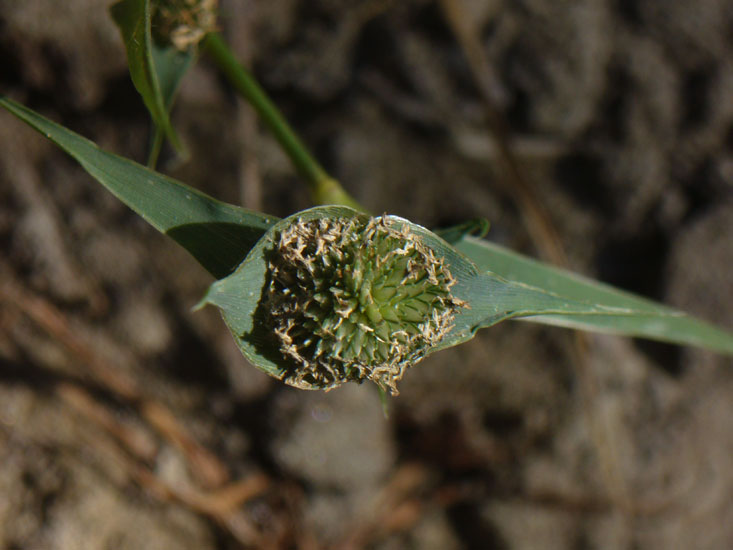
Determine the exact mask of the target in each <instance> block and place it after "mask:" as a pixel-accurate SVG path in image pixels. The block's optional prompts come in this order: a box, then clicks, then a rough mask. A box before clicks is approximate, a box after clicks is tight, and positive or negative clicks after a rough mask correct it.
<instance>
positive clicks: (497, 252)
mask: <svg viewBox="0 0 733 550" xmlns="http://www.w3.org/2000/svg"><path fill="white" fill-rule="evenodd" d="M453 244H454V246H455V247H456V248H457V249H458V250H459V251H461V252H462V253H464V254H465V255H466V256H468V257H469V258H471V260H473V261H474V262H475V263H476V265H477V266H478V268H479V269H480V270H481V271H482V272H484V273H486V274H493V275H497V276H500V277H502V278H504V279H506V280H509V281H515V282H516V283H517V284H522V285H528V286H531V287H534V288H536V289H539V290H542V291H544V292H547V293H550V294H552V295H555V296H562V297H563V298H564V299H567V300H568V301H571V300H577V301H582V302H585V303H588V304H596V305H597V306H598V307H607V308H614V313H613V314H612V315H603V314H599V313H598V312H596V313H593V314H589V315H581V314H578V313H577V312H576V313H573V314H572V315H570V314H563V313H562V312H557V313H555V314H550V313H549V312H545V313H544V314H542V315H538V316H533V317H528V320H530V321H536V322H539V323H546V324H552V325H559V326H565V327H571V328H577V329H582V330H590V331H597V332H608V333H614V334H619V335H624V336H637V337H643V338H649V339H652V340H660V341H664V342H670V343H674V344H687V345H691V346H699V347H702V348H707V349H710V350H714V351H718V352H720V353H725V354H729V355H730V354H733V334H731V333H730V332H726V331H725V330H722V329H720V328H718V327H716V326H714V325H712V324H710V323H707V322H705V321H702V320H700V319H696V318H694V317H691V316H689V315H687V314H686V313H684V312H681V311H678V310H676V309H673V308H670V307H667V306H663V305H661V304H658V303H655V302H653V301H651V300H648V299H645V298H642V297H639V296H635V295H633V294H631V293H628V292H624V291H622V290H619V289H616V288H613V287H612V286H609V285H606V284H603V283H600V282H597V281H593V280H591V279H588V278H586V277H582V276H580V275H577V274H575V273H571V272H569V271H565V270H563V269H559V268H556V267H552V266H550V265H547V264H544V263H542V262H539V261H537V260H533V259H531V258H528V257H526V256H522V255H521V254H517V253H516V252H513V251H510V250H507V249H505V248H503V247H500V246H498V245H496V244H493V243H490V242H488V241H484V240H480V239H477V238H474V237H470V236H465V235H464V236H462V237H461V238H460V239H458V240H457V241H455V242H454V243H453ZM623 309H627V310H628V313H627V314H623V313H622V310H623Z"/></svg>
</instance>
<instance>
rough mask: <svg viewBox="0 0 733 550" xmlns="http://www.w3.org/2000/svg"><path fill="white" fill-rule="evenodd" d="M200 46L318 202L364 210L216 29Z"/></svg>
mask: <svg viewBox="0 0 733 550" xmlns="http://www.w3.org/2000/svg"><path fill="white" fill-rule="evenodd" d="M204 50H205V51H206V52H207V53H208V54H209V56H211V58H212V60H213V61H214V63H215V64H216V66H217V67H218V68H219V70H221V72H222V73H223V74H224V76H225V77H226V78H227V79H228V80H229V82H230V83H231V84H232V85H233V86H234V88H235V89H236V90H237V92H238V93H239V94H240V95H241V96H242V97H244V99H246V100H247V101H248V102H249V103H250V105H252V107H254V109H255V111H257V113H258V114H259V115H260V117H262V120H263V121H264V122H265V124H266V125H267V127H268V128H269V129H270V131H271V132H272V133H273V134H274V136H275V139H277V141H278V143H279V144H280V146H281V147H282V148H283V150H284V151H285V153H286V154H287V155H288V157H290V161H291V162H292V163H293V165H294V166H295V169H296V170H297V171H298V173H299V174H300V175H301V176H302V177H303V178H305V180H306V182H307V183H308V186H309V188H310V191H311V195H312V196H313V200H314V201H315V202H316V203H318V204H340V205H344V206H350V207H351V208H355V209H356V210H359V211H362V212H365V211H366V209H365V208H364V207H363V206H361V205H360V204H359V203H358V202H357V201H356V200H355V199H354V198H353V197H352V196H351V195H349V194H348V193H347V192H346V190H344V188H343V187H341V184H340V183H339V182H338V181H336V180H335V179H334V178H332V177H331V176H329V175H328V174H327V173H326V171H325V170H324V169H323V167H322V166H321V165H320V164H319V163H318V161H317V160H316V159H315V158H314V157H313V155H311V154H310V152H308V149H307V148H306V146H305V145H304V144H303V142H302V141H301V140H300V138H299V137H298V136H297V134H296V133H295V132H294V131H293V129H292V128H291V127H290V125H289V124H288V123H287V121H286V120H285V118H284V117H283V115H282V114H281V113H280V110H279V109H278V108H277V107H276V106H275V104H274V103H273V102H272V101H271V100H270V98H269V97H268V96H267V93H266V92H265V91H264V90H263V89H262V87H261V86H260V85H259V84H258V83H257V80H255V78H254V76H253V75H252V73H250V72H249V71H248V70H247V69H246V68H244V67H243V66H242V65H241V64H240V63H239V62H238V61H237V59H236V57H235V56H234V54H233V53H232V51H231V50H230V49H229V46H227V44H226V43H225V42H224V40H223V39H222V37H221V35H220V34H218V33H209V34H208V35H207V36H206V39H205V40H204Z"/></svg>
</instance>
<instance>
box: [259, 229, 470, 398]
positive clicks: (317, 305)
mask: <svg viewBox="0 0 733 550" xmlns="http://www.w3.org/2000/svg"><path fill="white" fill-rule="evenodd" d="M395 225H397V227H395ZM268 267H269V274H268V283H267V289H266V290H267V309H268V312H269V313H268V314H269V322H270V325H271V328H272V330H273V333H274V335H275V337H276V338H277V340H278V345H279V348H280V351H281V353H282V354H283V355H284V356H286V357H288V358H289V359H291V360H292V361H293V363H294V368H293V369H292V372H288V373H287V374H286V379H287V381H288V382H289V383H290V384H292V385H295V386H301V387H314V386H315V387H319V388H323V389H330V388H333V387H336V386H338V385H340V384H342V383H344V382H346V381H349V380H355V381H363V380H365V379H368V380H372V381H374V382H376V383H377V384H379V385H380V386H381V387H383V388H388V389H389V390H390V391H392V392H393V393H397V388H396V382H397V381H398V380H400V379H401V378H402V376H403V374H404V371H405V369H406V368H407V367H408V366H409V365H411V364H413V363H415V362H417V361H419V360H420V359H422V358H423V357H424V356H425V355H426V353H427V352H428V351H429V350H430V349H431V348H432V347H433V346H435V345H436V344H437V343H439V342H440V341H441V339H442V338H443V337H444V336H445V335H446V334H447V333H448V332H449V331H450V329H451V328H452V322H453V318H454V316H455V312H456V311H457V309H458V308H460V307H462V306H464V305H465V304H464V303H463V302H462V301H461V300H459V299H457V298H455V297H454V296H452V295H451V292H450V290H451V287H452V286H453V285H454V284H455V279H454V278H453V276H452V275H451V273H450V271H449V270H448V268H447V266H446V265H445V261H444V260H443V258H439V257H437V256H436V255H435V254H434V252H433V251H432V250H431V249H429V248H428V247H427V246H425V245H424V244H423V243H422V241H421V240H420V239H419V238H418V237H417V236H416V235H415V234H414V233H412V232H411V231H410V228H409V227H408V225H407V224H401V227H400V224H393V223H391V222H389V223H388V220H387V219H386V218H385V217H380V218H369V217H367V216H357V217H352V218H335V219H329V218H319V219H314V220H302V219H299V218H298V219H296V220H295V221H294V222H293V223H291V224H290V225H289V226H288V227H286V228H285V229H284V230H282V231H280V233H279V234H277V236H276V238H275V243H274V248H273V250H272V251H271V253H270V257H269V265H268Z"/></svg>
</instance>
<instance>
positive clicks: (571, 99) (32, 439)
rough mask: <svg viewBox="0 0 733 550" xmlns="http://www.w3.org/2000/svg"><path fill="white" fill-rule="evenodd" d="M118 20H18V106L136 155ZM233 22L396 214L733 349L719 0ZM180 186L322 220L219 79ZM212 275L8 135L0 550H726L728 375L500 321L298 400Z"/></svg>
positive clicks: (421, 0)
mask: <svg viewBox="0 0 733 550" xmlns="http://www.w3.org/2000/svg"><path fill="white" fill-rule="evenodd" d="M107 7H108V5H107V3H106V2H100V1H97V0H69V1H67V2H57V1H55V0H22V1H21V0H0V92H1V93H3V94H7V95H9V96H11V97H13V98H14V99H17V100H19V101H22V102H23V103H25V104H27V105H29V106H30V107H32V108H34V109H36V110H39V111H40V112H41V113H43V114H44V115H46V116H48V117H50V118H52V119H54V120H56V121H58V122H60V123H62V124H64V125H66V126H69V127H70V128H72V129H74V130H75V131H77V132H79V133H81V134H83V135H85V136H87V137H89V138H90V139H92V140H94V141H95V142H97V143H98V144H100V145H101V146H102V147H104V148H106V149H109V150H112V151H115V152H118V153H120V154H122V155H124V156H128V157H131V158H134V159H137V160H139V161H143V160H144V158H145V155H146V150H147V144H148V136H149V128H150V125H149V122H148V118H147V114H146V112H145V110H144V108H143V105H142V102H141V101H140V99H139V97H138V96H137V94H136V92H135V90H134V88H133V86H132V84H131V83H130V80H129V77H128V74H127V71H126V64H125V63H126V60H125V57H124V51H123V47H122V45H121V41H120V39H119V36H118V33H117V31H116V29H115V28H114V27H113V25H112V23H111V20H110V18H109V16H108V14H107ZM220 12H221V17H220V26H221V29H222V31H223V32H224V33H225V35H226V36H227V37H228V39H229V40H230V42H231V43H232V44H233V46H234V48H235V50H236V51H237V53H238V55H239V56H240V57H241V58H242V59H243V60H245V62H246V63H247V64H248V65H250V66H251V67H252V68H253V70H254V72H255V74H256V75H257V76H258V78H259V79H260V80H261V82H262V84H263V85H264V86H265V87H266V89H267V90H268V91H269V92H270V93H271V94H272V96H273V98H274V99H275V100H276V102H277V103H278V104H279V105H280V106H281V107H282V109H283V110H284V112H285V113H286V115H287V116H288V118H289V119H290V120H291V121H292V122H293V124H294V126H295V127H296V128H297V129H298V131H299V132H301V133H302V135H303V137H304V139H305V141H306V142H307V143H308V144H310V146H311V147H312V149H313V150H314V151H315V153H316V155H317V156H318V157H319V158H320V159H321V160H322V161H323V163H324V165H325V166H326V168H327V169H328V170H329V171H330V172H331V173H332V174H334V175H335V176H336V177H337V178H339V179H340V181H342V182H343V184H344V185H345V187H346V188H347V189H348V190H349V191H350V192H351V193H352V194H353V195H355V196H356V197H357V198H358V200H360V201H361V202H362V203H363V204H365V205H366V206H367V207H368V208H369V209H371V210H372V211H374V212H389V213H393V214H398V215H401V216H404V217H407V218H410V219H411V220H414V221H416V222H419V223H421V224H423V225H426V226H428V227H439V226H447V225H450V224H453V223H457V222H460V221H463V220H465V219H468V218H473V217H484V218H487V219H489V220H490V221H491V223H492V229H491V231H490V233H489V238H490V239H492V240H494V241H496V242H499V243H501V244H504V245H506V246H510V247H512V248H515V249H517V250H519V251H522V252H524V253H527V254H530V255H535V256H539V257H543V258H548V259H555V260H559V261H562V262H565V265H567V266H569V267H570V268H571V269H573V270H576V271H578V272H581V273H584V274H587V275H589V276H592V277H595V278H600V279H602V280H604V281H607V282H609V283H612V284H614V285H618V286H621V287H623V288H626V289H629V290H631V291H634V292H638V293H642V294H644V295H646V296H649V297H651V298H654V299H657V300H662V301H664V302H666V303H669V304H672V305H675V306H678V307H680V308H683V309H685V310H688V311H690V312H692V313H694V314H696V315H699V316H701V317H703V318H706V319H709V320H711V321H715V322H717V323H720V324H722V325H723V326H726V327H727V328H728V329H733V278H732V276H731V267H733V183H732V182H733V5H732V4H731V3H730V1H729V0H699V1H694V2H692V1H689V0H666V1H658V0H638V1H635V0H519V1H508V0H483V1H482V0H474V1H469V0H441V1H437V0H435V1H429V0H402V1H397V0H395V1H388V0H351V1H344V0H342V1H337V0H308V1H307V0H269V1H267V2H256V1H253V0H249V1H248V0H241V1H235V0H228V1H227V0H222V3H221V6H220ZM173 120H174V124H175V126H176V127H177V128H178V129H179V130H180V133H181V135H182V137H183V139H184V140H185V142H186V144H187V146H188V148H189V150H190V153H191V157H190V160H189V161H187V162H185V163H180V162H177V161H176V159H175V158H174V157H173V156H172V155H171V154H170V151H169V152H168V153H167V155H165V156H164V158H163V159H162V163H161V169H163V170H165V171H166V172H168V173H170V174H172V175H174V176H175V177H177V178H179V179H181V180H183V181H185V182H187V183H189V184H191V185H193V186H195V187H197V188H199V189H201V190H203V191H205V192H207V193H209V194H211V195H213V196H215V197H218V198H221V199H223V200H226V201H229V202H234V203H238V204H242V205H244V206H247V207H250V208H254V209H257V210H262V211H265V212H268V213H271V214H273V215H277V216H285V215H288V214H290V213H293V212H295V211H297V210H300V209H303V208H306V207H308V206H309V205H310V204H311V203H310V202H309V196H308V193H307V191H306V189H305V186H304V184H303V183H302V182H299V181H298V179H297V178H296V177H295V176H294V174H293V171H292V169H291V168H290V166H289V164H288V161H287V159H286V158H285V157H284V155H283V153H282V152H281V151H280V150H279V148H278V147H277V145H276V143H275V142H274V141H273V139H272V138H271V137H270V136H269V135H268V134H267V133H266V132H265V131H264V130H263V129H262V128H261V127H260V126H259V125H258V122H257V120H256V119H255V117H254V115H253V113H252V112H251V110H250V109H249V108H248V106H247V105H245V104H244V103H243V102H242V101H240V100H238V99H237V98H236V97H235V96H234V94H233V93H232V92H231V90H230V89H229V88H228V87H227V85H226V84H225V83H224V82H222V80H221V79H220V78H219V77H218V76H217V74H216V72H215V71H214V70H213V68H212V67H211V65H210V64H209V63H208V62H207V61H206V59H205V58H204V59H203V60H202V61H201V62H200V63H199V64H198V65H196V67H195V69H194V70H193V71H192V72H191V73H189V75H188V76H187V78H186V80H185V82H184V84H183V87H182V89H181V92H180V96H179V99H178V102H177V107H176V109H175V112H174V117H173ZM210 283H211V279H210V278H209V276H208V275H207V274H206V273H205V272H204V270H203V269H202V268H200V267H199V266H198V264H196V262H195V261H194V260H192V259H191V258H190V257H188V256H187V254H186V253H185V252H184V251H183V250H182V249H180V248H178V247H177V245H175V244H174V243H173V242H171V241H169V240H167V239H166V238H164V237H163V236H161V235H159V234H157V233H156V232H155V231H154V230H153V229H152V228H151V227H149V226H148V225H146V224H145V222H143V221H142V220H141V219H140V218H138V217H137V216H136V215H134V214H133V213H132V212H131V211H129V210H128V209H127V208H126V207H125V206H123V205H122V204H121V203H119V202H118V201H117V200H116V199H115V198H114V197H112V195H110V194H109V193H108V192H107V191H105V190H104V189H103V188H102V187H101V186H100V185H99V184H98V183H96V182H94V181H93V180H92V179H91V178H90V177H89V176H87V175H86V174H85V173H84V172H83V170H82V169H81V168H80V167H79V166H77V165H76V164H75V163H74V162H73V161H71V160H70V159H69V158H67V157H66V156H65V155H64V154H63V153H61V152H60V151H59V150H57V149H56V148H55V147H54V146H53V145H52V144H50V143H49V142H48V141H46V140H44V139H43V138H42V137H41V136H39V135H38V134H36V133H35V132H33V131H32V130H30V129H28V128H26V127H25V126H24V125H23V124H21V123H20V122H19V121H17V120H15V119H14V118H13V117H11V116H10V115H8V114H7V113H5V112H0V548H3V549H34V550H35V549H43V550H85V549H90V550H96V549H114V550H128V549H129V550H133V549H134V550H137V549H141V548H145V549H147V550H156V549H170V548H176V549H180V550H187V549H191V550H194V549H195V550H214V549H216V550H225V549H227V550H228V549H235V548H263V549H298V550H318V549H334V550H355V549H362V548H363V549H375V550H398V549H419V550H431V549H434V550H474V549H475V550H478V549H482V550H486V549H499V550H514V549H534V548H542V549H544V550H555V549H557V550H560V549H575V550H583V549H604V550H605V549H628V550H631V549H638V550H647V549H649V550H653V549H660V550H661V549H664V550H669V549H676V548H679V549H691V548H695V549H697V550H717V549H720V550H723V549H728V548H733V460H731V457H732V456H733V424H731V418H733V368H731V367H733V364H732V362H731V360H730V359H724V358H721V357H718V356H715V355H713V354H710V353H705V352H702V351H698V350H693V349H685V348H678V347H673V346H667V345H662V344H650V343H648V342H640V341H632V340H629V339H619V338H615V337H610V336H597V335H590V336H586V337H582V338H580V337H578V336H576V335H574V334H573V333H572V332H570V331H566V330H563V329H554V328H547V327H541V326H538V325H534V324H531V323H522V322H509V323H504V324H502V325H499V326H497V327H495V328H491V329H489V330H485V331H483V332H482V333H480V334H479V335H478V336H477V337H476V338H475V339H474V340H473V341H471V342H470V343H468V344H465V345H463V346H460V347H458V348H454V349H453V350H449V351H444V352H441V353H439V354H436V355H434V356H432V357H430V358H429V359H427V360H425V361H424V362H423V363H421V364H420V365H419V366H417V367H415V368H413V369H412V370H410V371H409V372H408V373H407V376H406V377H405V380H404V381H403V383H402V384H401V386H400V390H401V393H400V395H399V396H398V397H396V398H394V399H391V400H390V403H389V406H390V416H389V418H388V419H385V418H384V417H383V415H382V411H381V406H380V402H379V397H378V395H377V392H376V391H375V389H374V387H372V386H369V385H364V386H357V385H349V386H346V387H342V388H339V389H337V390H334V391H332V392H329V393H320V392H318V393H316V392H304V391H299V390H295V389H293V388H290V387H287V386H285V385H283V384H281V383H279V382H278V381H276V380H273V379H270V378H268V377H267V376H265V375H264V374H262V373H260V372H259V371H257V370H256V369H254V368H253V367H251V366H250V365H248V364H247V363H246V361H245V360H244V359H243V358H242V357H241V355H240V354H239V352H238V350H237V349H236V347H235V345H234V343H233V341H232V339H231V337H230V336H229V334H228V333H227V330H226V328H225V326H224V324H223V322H222V321H221V319H220V318H219V317H218V315H217V313H216V312H215V311H214V310H212V309H207V310H204V311H201V312H197V313H192V312H191V307H192V306H193V305H194V304H195V303H196V302H197V301H198V300H199V299H200V297H201V296H202V295H203V293H204V291H205V290H206V288H207V286H208V285H209V284H210Z"/></svg>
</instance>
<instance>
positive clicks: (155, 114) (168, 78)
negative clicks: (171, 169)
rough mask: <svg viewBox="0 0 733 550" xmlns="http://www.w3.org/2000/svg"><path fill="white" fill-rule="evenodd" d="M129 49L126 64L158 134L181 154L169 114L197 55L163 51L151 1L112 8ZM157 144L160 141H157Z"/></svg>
mask: <svg viewBox="0 0 733 550" xmlns="http://www.w3.org/2000/svg"><path fill="white" fill-rule="evenodd" d="M110 12H111V14H112V18H113V19H114V21H115V23H116V24H117V26H118V27H119V29H120V33H121V34H122V40H123V42H124V44H125V49H126V50H127V64H128V66H129V68H130V77H131V78H132V82H133V84H134V85H135V88H136V89H137V91H138V92H139V93H140V95H141V96H142V98H143V102H144V103H145V106H146V107H147V109H148V111H149V112H150V116H151V117H152V119H153V122H154V123H155V126H156V128H157V129H158V131H159V132H161V133H162V134H164V135H165V136H166V137H167V138H168V139H169V140H170V142H171V144H172V145H173V146H174V147H175V148H176V150H178V151H181V150H182V146H181V142H180V140H179V139H178V136H177V135H176V133H175V130H174V129H173V126H172V125H171V122H170V117H169V111H170V107H171V105H172V102H173V98H174V96H175V92H176V90H177V88H178V84H179V83H180V80H181V78H182V77H183V74H184V73H185V72H186V71H187V70H188V68H189V66H190V64H191V61H192V60H193V57H194V53H193V51H190V52H188V53H181V54H178V53H177V52H175V51H173V48H172V47H170V48H160V47H158V46H156V45H155V44H154V42H153V38H152V33H151V31H150V2H149V0H122V1H120V2H118V3H117V4H114V5H113V6H112V7H111V8H110ZM156 141H157V140H156Z"/></svg>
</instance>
